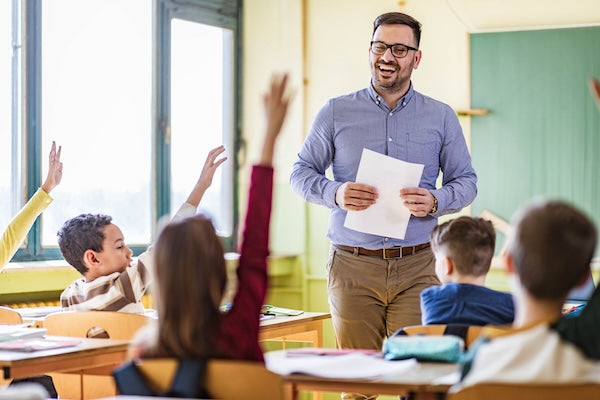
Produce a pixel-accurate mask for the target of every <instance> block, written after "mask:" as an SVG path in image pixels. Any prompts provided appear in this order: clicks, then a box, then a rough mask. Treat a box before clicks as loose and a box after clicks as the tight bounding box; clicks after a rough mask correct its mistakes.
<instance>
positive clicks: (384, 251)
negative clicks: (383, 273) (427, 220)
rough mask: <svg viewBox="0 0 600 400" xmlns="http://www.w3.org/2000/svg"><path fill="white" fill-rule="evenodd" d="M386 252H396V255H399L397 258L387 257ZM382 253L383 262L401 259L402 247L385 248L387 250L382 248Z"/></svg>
mask: <svg viewBox="0 0 600 400" xmlns="http://www.w3.org/2000/svg"><path fill="white" fill-rule="evenodd" d="M386 250H398V254H399V255H398V257H388V256H387V255H386ZM382 251H383V259H384V260H393V259H395V258H402V246H397V247H389V248H387V249H386V248H384V249H382Z"/></svg>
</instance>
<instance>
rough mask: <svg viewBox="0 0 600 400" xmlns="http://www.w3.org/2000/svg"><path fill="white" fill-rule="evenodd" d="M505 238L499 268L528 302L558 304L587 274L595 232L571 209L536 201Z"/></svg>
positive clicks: (520, 214) (519, 214) (515, 220)
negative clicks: (511, 277) (502, 265)
mask: <svg viewBox="0 0 600 400" xmlns="http://www.w3.org/2000/svg"><path fill="white" fill-rule="evenodd" d="M512 225H513V229H512V231H511V233H510V234H509V237H508V242H507V248H506V254H505V264H506V268H507V270H508V272H509V273H510V274H514V276H515V277H516V278H517V279H516V281H517V282H518V285H519V286H520V287H521V288H522V289H523V290H524V291H525V292H526V293H527V294H528V295H529V296H531V297H533V298H535V299H538V300H543V301H554V302H557V303H561V304H562V302H563V301H564V299H565V298H566V296H567V294H568V293H569V291H570V290H571V289H572V288H573V287H574V286H576V285H577V284H578V283H580V282H581V281H582V280H583V279H585V278H586V277H587V276H588V275H589V272H590V262H591V260H592V257H593V255H594V251H595V248H596V241H597V231H596V228H595V226H594V223H593V222H592V221H591V220H590V219H589V218H588V217H587V216H586V215H585V214H584V213H582V212H581V211H579V210H577V209H576V208H575V207H573V206H571V205H569V204H567V203H564V202H560V201H543V200H537V201H534V202H532V203H531V204H529V205H527V206H526V207H524V208H523V209H521V210H520V211H519V212H518V213H517V214H516V215H515V218H514V220H513V223H512Z"/></svg>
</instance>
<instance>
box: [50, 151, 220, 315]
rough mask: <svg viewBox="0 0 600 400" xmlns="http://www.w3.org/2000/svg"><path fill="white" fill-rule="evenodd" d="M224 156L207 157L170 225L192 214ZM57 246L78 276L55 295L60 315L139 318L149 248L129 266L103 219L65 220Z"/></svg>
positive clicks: (116, 233) (115, 232) (117, 235)
mask: <svg viewBox="0 0 600 400" xmlns="http://www.w3.org/2000/svg"><path fill="white" fill-rule="evenodd" d="M224 151H225V148H224V147H223V146H219V147H217V148H215V149H213V150H211V151H210V152H209V154H208V157H207V158H206V162H205V164H204V168H203V169H202V173H201V174H200V178H199V179H198V181H197V182H196V185H195V186H194V188H193V190H192V192H191V193H190V195H189V197H188V198H187V200H186V202H185V203H184V204H183V205H182V206H181V207H180V208H179V211H177V213H176V214H175V216H174V217H173V219H180V218H183V217H186V216H189V215H193V214H195V213H196V208H197V207H198V204H200V200H201V199H202V196H203V195H204V192H205V191H206V189H208V187H209V186H210V185H211V183H212V178H213V176H214V173H215V171H216V169H217V168H218V167H219V165H221V164H222V163H223V162H224V161H225V160H226V159H227V158H226V157H222V158H220V159H218V160H217V157H218V156H219V155H220V154H222V153H223V152H224ZM58 244H59V246H60V250H61V252H62V254H63V257H64V258H65V260H67V262H68V263H69V264H71V265H72V266H73V267H74V268H75V269H76V270H78V271H79V272H80V273H81V275H83V277H82V278H80V279H78V280H76V281H75V282H73V283H72V284H71V285H69V286H68V287H67V288H66V289H65V290H64V291H63V292H62V294H61V295H60V304H61V307H62V309H63V310H64V311H92V310H97V311H123V312H129V313H136V314H143V313H144V306H143V304H142V302H141V299H142V296H143V295H144V293H145V292H146V289H147V287H148V284H149V283H150V281H151V276H150V271H151V270H152V268H151V264H152V258H153V256H152V247H150V248H148V250H146V251H145V252H144V253H142V254H140V255H139V257H138V259H137V261H133V260H132V258H131V256H132V254H133V253H132V251H131V250H130V249H129V247H127V245H126V244H125V240H124V237H123V233H122V232H121V230H120V229H119V227H118V226H117V225H115V224H113V223H112V218H111V217H110V216H108V215H103V214H81V215H78V216H77V217H75V218H72V219H70V220H68V221H67V222H65V223H64V225H63V226H62V228H61V229H60V230H59V232H58Z"/></svg>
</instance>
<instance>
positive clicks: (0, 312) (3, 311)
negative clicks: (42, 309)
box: [0, 307, 23, 325]
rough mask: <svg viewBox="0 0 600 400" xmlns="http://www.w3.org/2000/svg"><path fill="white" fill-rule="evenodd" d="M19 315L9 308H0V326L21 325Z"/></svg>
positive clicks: (21, 321) (21, 319) (21, 320)
mask: <svg viewBox="0 0 600 400" xmlns="http://www.w3.org/2000/svg"><path fill="white" fill-rule="evenodd" d="M22 323H23V318H22V317H21V314H19V313H18V312H17V311H15V310H14V309H12V308H10V307H0V324H10V325H13V324H22Z"/></svg>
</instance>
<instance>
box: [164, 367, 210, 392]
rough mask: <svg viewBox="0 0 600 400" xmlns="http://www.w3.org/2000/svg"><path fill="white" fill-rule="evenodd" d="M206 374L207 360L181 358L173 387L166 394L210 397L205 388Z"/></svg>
mask: <svg viewBox="0 0 600 400" xmlns="http://www.w3.org/2000/svg"><path fill="white" fill-rule="evenodd" d="M205 375H206V360H181V361H179V367H178V368H177V373H176V374H175V378H173V383H172V384H171V389H169V391H168V392H167V393H165V394H166V395H167V397H180V398H202V399H210V398H211V397H210V396H209V394H208V393H207V391H206V389H205V388H204V376H205Z"/></svg>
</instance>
